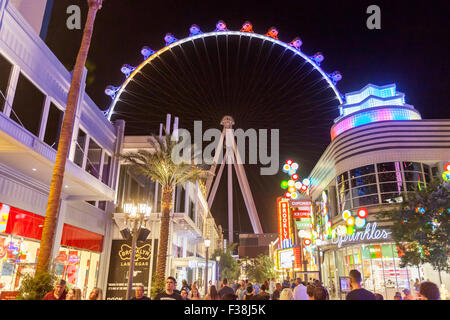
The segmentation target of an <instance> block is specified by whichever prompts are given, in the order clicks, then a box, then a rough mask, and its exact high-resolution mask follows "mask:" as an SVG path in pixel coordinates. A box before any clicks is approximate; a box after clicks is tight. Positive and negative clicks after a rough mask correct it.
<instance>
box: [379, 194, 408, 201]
mask: <svg viewBox="0 0 450 320" xmlns="http://www.w3.org/2000/svg"><path fill="white" fill-rule="evenodd" d="M381 202H382V203H401V202H403V197H402V196H399V195H398V193H383V194H382V195H381Z"/></svg>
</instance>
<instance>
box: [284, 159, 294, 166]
mask: <svg viewBox="0 0 450 320" xmlns="http://www.w3.org/2000/svg"><path fill="white" fill-rule="evenodd" d="M293 163H294V161H292V160H291V159H287V160H286V164H288V165H289V166H290V165H291V164H293Z"/></svg>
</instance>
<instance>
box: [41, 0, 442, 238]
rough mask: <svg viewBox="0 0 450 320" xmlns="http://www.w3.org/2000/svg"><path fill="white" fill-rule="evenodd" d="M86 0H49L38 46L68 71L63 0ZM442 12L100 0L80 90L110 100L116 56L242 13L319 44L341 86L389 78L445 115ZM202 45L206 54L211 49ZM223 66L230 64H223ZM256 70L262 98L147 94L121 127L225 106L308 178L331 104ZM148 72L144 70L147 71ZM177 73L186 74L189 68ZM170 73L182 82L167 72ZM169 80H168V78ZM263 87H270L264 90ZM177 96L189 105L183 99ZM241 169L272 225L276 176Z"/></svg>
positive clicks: (72, 52) (438, 4)
mask: <svg viewBox="0 0 450 320" xmlns="http://www.w3.org/2000/svg"><path fill="white" fill-rule="evenodd" d="M85 3H86V1H84V0H57V1H55V5H54V9H53V14H52V18H51V21H50V25H49V31H48V36H47V39H46V41H47V44H48V46H49V47H50V49H51V50H52V51H53V52H54V54H55V55H56V56H57V57H58V58H59V59H60V61H62V63H63V64H64V65H65V66H66V68H68V69H69V70H71V69H72V67H73V65H74V62H75V57H76V54H77V51H78V48H79V44H80V41H81V36H82V31H81V30H80V31H77V30H75V31H71V30H68V29H67V28H66V19H67V17H68V15H67V14H66V8H67V7H68V6H69V5H72V4H79V5H80V6H81V8H82V11H83V14H84V17H85V15H86V13H87V6H86V4H85ZM372 4H377V5H379V6H380V8H381V30H369V29H368V28H367V27H366V20H367V18H368V17H369V15H368V14H367V13H366V9H367V7H368V6H369V5H372ZM449 12H450V4H449V2H448V1H433V2H430V1H420V3H419V2H418V1H414V2H411V1H389V2H387V1H386V2H384V1H333V2H332V1H298V0H297V1H262V0H261V1H223V2H219V1H210V0H208V1H171V0H166V1H141V0H105V1H104V6H103V9H102V10H100V11H99V13H98V15H97V20H96V25H95V30H94V36H93V42H92V45H91V51H90V53H89V59H88V65H87V67H88V70H89V77H88V85H87V89H86V90H87V92H88V94H89V95H90V96H91V98H92V99H93V100H94V101H95V102H96V103H97V105H99V106H100V108H102V109H106V108H107V107H108V106H109V103H110V98H109V97H107V96H106V95H105V94H104V89H105V87H106V86H107V85H115V86H119V85H120V84H121V83H122V82H123V81H124V76H123V74H122V73H121V72H120V67H121V66H122V65H123V64H125V63H128V64H130V65H132V66H137V65H138V64H139V63H141V62H142V56H141V54H140V50H141V48H142V47H143V46H144V45H148V46H150V47H151V48H152V49H153V50H158V49H160V48H163V47H164V44H165V43H164V35H165V34H166V33H167V32H171V33H173V34H174V35H175V36H176V37H177V38H178V39H182V38H185V37H187V36H188V35H189V27H190V26H191V25H192V24H194V23H195V24H198V25H199V26H200V28H201V29H202V31H204V32H209V31H213V30H214V29H215V24H216V22H217V21H218V20H220V19H223V20H224V21H225V22H226V23H227V26H228V29H230V30H234V31H238V30H239V29H240V28H241V25H242V23H243V22H244V21H245V20H250V21H251V22H252V23H253V26H254V30H255V32H256V33H259V34H264V33H266V32H267V29H268V28H269V27H271V26H276V27H277V28H278V30H279V38H280V40H282V41H285V42H290V41H291V40H292V39H293V38H294V37H296V36H300V37H301V39H302V41H303V47H302V51H303V52H304V53H306V54H307V55H309V56H311V55H313V54H314V53H315V52H317V51H321V52H323V53H324V55H325V61H324V62H323V63H322V65H321V67H322V68H323V69H324V70H325V71H326V72H328V73H331V72H333V71H335V70H339V71H340V72H341V73H342V75H343V79H342V80H341V81H340V82H339V83H338V89H339V90H340V92H341V93H346V92H351V91H356V90H359V89H361V88H362V87H364V86H365V85H366V84H368V83H373V84H375V85H386V84H390V83H396V84H397V89H398V91H400V92H403V93H405V95H406V103H408V104H411V105H413V106H414V107H415V108H416V109H417V110H419V112H420V113H421V114H422V117H423V118H425V119H437V118H450V109H449V108H448V101H449V99H450V90H449V88H450V80H449V71H450V68H449V59H448V57H449V53H450V52H449V51H450V50H449V41H448V39H449V37H448V31H449V30H450V19H449V18H448V13H449ZM84 17H83V23H84ZM208 52H210V53H211V56H212V55H214V54H213V53H212V51H208ZM262 52H263V56H264V54H265V53H267V52H268V51H267V49H266V48H264V50H262ZM250 55H251V56H252V57H255V55H256V53H253V51H252V52H251V54H250ZM188 56H189V52H188ZM192 59H194V58H192ZM167 61H168V60H167ZM191 61H194V60H191ZM253 61H255V60H253ZM256 61H257V60H256ZM282 62H283V63H284V61H282ZM168 63H170V62H168ZM270 63H272V62H270V60H269V64H270ZM285 63H288V62H287V61H286V62H285ZM213 64H214V62H213ZM230 66H231V67H232V66H233V65H232V64H231V63H230ZM287 66H288V64H286V67H287ZM194 67H196V65H194ZM197 67H198V66H197ZM274 68H275V67H274ZM239 69H240V70H241V73H236V75H237V76H236V79H233V74H231V75H230V77H229V78H226V79H225V81H227V82H226V83H237V84H239V83H246V82H248V80H246V78H244V77H242V76H239V74H243V75H247V74H251V73H250V71H251V70H250V67H247V69H246V67H239ZM264 70H265V69H261V73H260V74H259V73H255V75H256V80H252V81H253V83H254V87H256V88H258V87H260V86H261V88H260V90H259V91H258V90H255V91H253V92H252V95H254V97H250V98H254V99H256V100H255V101H258V98H261V99H260V101H264V102H265V103H266V104H267V106H263V105H258V103H256V102H255V103H254V104H251V103H247V102H246V103H244V101H243V98H241V99H240V100H239V99H238V100H237V101H234V102H233V107H230V106H228V105H229V101H228V100H226V99H225V98H226V97H227V94H226V93H225V94H224V95H223V96H220V95H217V97H218V100H219V101H218V102H217V103H211V104H209V105H207V104H208V102H207V101H206V100H204V101H200V102H199V104H200V105H202V104H205V106H206V105H207V107H208V108H210V109H209V111H208V112H206V111H205V109H204V107H203V105H202V106H197V107H193V106H188V107H186V108H187V109H181V108H180V107H178V106H175V105H173V106H172V107H171V106H165V105H164V104H163V103H162V100H161V101H157V102H155V104H158V105H159V108H151V110H149V111H148V112H145V116H144V113H143V116H142V117H141V116H139V118H142V119H141V122H133V120H132V118H129V119H126V120H129V121H131V122H129V121H127V124H130V125H129V128H128V129H127V130H129V131H128V134H139V133H140V132H141V134H149V133H151V132H154V133H156V132H157V131H158V129H159V125H158V123H159V122H163V121H165V115H166V113H168V112H169V113H172V114H173V115H174V116H178V117H180V122H181V124H180V126H181V127H185V128H188V129H189V128H191V126H192V122H193V120H203V121H204V127H205V128H210V127H217V128H220V126H219V124H218V122H219V121H220V118H221V117H222V116H223V115H225V113H232V114H231V115H232V116H235V120H236V128H238V127H239V128H243V129H247V128H255V129H262V128H279V129H280V161H284V160H285V158H286V157H290V158H292V159H293V160H295V161H297V162H299V164H300V170H299V173H300V175H301V176H307V175H308V173H309V172H310V171H311V169H312V168H313V166H314V164H315V163H316V162H317V160H318V159H319V157H320V155H321V153H322V152H323V151H324V150H325V148H326V147H327V145H328V143H329V142H330V137H329V130H330V128H331V125H332V123H333V121H332V120H333V119H334V118H335V117H337V115H338V111H337V108H335V106H337V103H336V102H337V101H335V102H334V104H333V103H332V102H328V104H322V105H319V101H320V98H321V97H323V98H324V99H325V100H326V99H327V98H328V97H330V94H329V92H328V93H327V91H326V90H325V92H324V93H323V96H319V97H318V98H317V100H314V101H313V100H311V101H303V100H301V99H297V100H296V102H295V103H294V100H286V99H285V100H283V99H281V98H280V99H278V97H279V96H280V97H281V96H282V93H283V92H282V90H281V89H283V88H284V89H283V90H286V91H285V92H284V93H285V95H287V96H291V97H292V96H293V94H292V93H291V91H292V90H293V91H296V90H300V91H299V92H303V91H304V92H308V89H307V83H306V82H305V83H304V84H303V83H302V84H301V85H302V86H303V89H302V88H295V87H293V86H294V82H292V83H291V82H289V79H290V77H289V72H288V71H286V72H283V75H282V76H280V77H277V78H276V80H274V81H273V85H274V86H275V87H276V88H278V89H279V90H278V89H277V90H278V91H276V90H274V91H268V90H264V89H263V88H262V84H263V83H262V82H261V83H260V82H255V81H259V80H258V79H261V78H265V77H267V78H268V79H272V78H271V76H270V73H269V71H270V70H269V69H268V71H267V72H268V73H267V75H265V74H264V72H266V71H264ZM288 70H289V69H288ZM147 76H148V77H153V75H152V73H151V71H150V70H149V71H148V74H147ZM186 77H189V73H187V75H186ZM288 78H289V79H288ZM205 79H206V80H205V85H204V86H203V88H205V90H207V92H209V94H210V95H216V93H215V92H216V91H214V90H215V89H217V88H215V87H214V85H213V84H211V86H209V87H208V83H209V80H208V79H207V78H205ZM249 79H251V78H249ZM274 79H275V78H274ZM214 80H217V79H214ZM174 81H182V80H179V79H178V80H177V79H176V78H174ZM239 81H241V82H239ZM311 81H314V79H312V80H311ZM169 82H170V78H169ZM192 82H193V81H192ZM283 84H286V85H285V86H283ZM167 88H168V87H167ZM173 88H177V84H176V83H175V82H174V87H173ZM214 88H215V89H214ZM319 88H320V87H319ZM184 89H185V90H186V92H194V90H195V88H189V87H188V88H184ZM219 89H220V88H219ZM244 89H245V88H244ZM161 90H165V89H164V88H162V89H161ZM174 90H175V89H174ZM180 90H181V89H180ZM208 90H209V91H208ZM230 90H231V89H230ZM289 90H291V91H289ZM302 90H303V91H302ZM243 91H244V92H247V91H246V90H243ZM271 92H273V94H272V95H271V96H270V93H271ZM296 92H297V91H296ZM278 95H279V96H278ZM244 96H245V95H244ZM220 97H222V100H221V98H220ZM224 99H225V100H224ZM270 99H272V100H270ZM314 103H317V105H314ZM330 103H331V104H330ZM186 104H187V105H189V103H188V102H186ZM171 105H172V104H171ZM214 108H216V109H214ZM140 112H143V111H142V110H140ZM136 117H137V116H136ZM146 117H148V118H146ZM125 118H126V115H125ZM147 122H148V123H147ZM140 130H142V131H140ZM246 170H248V176H249V182H250V186H251V188H252V191H253V194H254V198H255V202H256V206H257V210H258V213H259V215H260V219H261V224H262V226H263V229H264V232H276V230H277V222H276V211H275V209H276V205H275V200H276V197H277V196H280V195H281V189H280V187H279V182H280V181H281V180H282V179H283V178H284V177H285V174H283V173H279V174H278V175H275V176H264V177H261V176H260V175H259V166H258V165H250V166H248V168H247V169H246ZM223 178H225V177H223ZM234 179H235V180H234V194H235V199H236V197H237V199H236V200H235V206H234V210H235V215H234V221H235V223H234V230H235V231H236V232H240V233H245V232H252V229H251V225H250V223H249V219H248V216H247V214H246V210H245V206H244V202H243V200H242V197H241V196H240V190H239V187H238V186H237V181H236V177H235V178H234ZM225 182H226V180H225V179H223V181H222V183H221V185H220V187H219V192H218V195H217V196H216V201H215V204H214V205H213V208H212V212H213V215H214V216H215V217H216V218H217V222H218V224H222V225H223V227H224V229H225V230H227V222H226V221H227V216H226V210H227V209H226V183H225Z"/></svg>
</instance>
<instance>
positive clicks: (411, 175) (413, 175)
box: [405, 172, 424, 181]
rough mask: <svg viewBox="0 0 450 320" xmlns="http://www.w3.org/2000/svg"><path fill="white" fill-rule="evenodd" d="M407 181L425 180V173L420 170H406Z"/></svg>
mask: <svg viewBox="0 0 450 320" xmlns="http://www.w3.org/2000/svg"><path fill="white" fill-rule="evenodd" d="M405 180H406V181H424V180H423V175H422V174H421V173H418V172H405Z"/></svg>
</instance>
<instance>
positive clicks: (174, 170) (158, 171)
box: [121, 133, 210, 290]
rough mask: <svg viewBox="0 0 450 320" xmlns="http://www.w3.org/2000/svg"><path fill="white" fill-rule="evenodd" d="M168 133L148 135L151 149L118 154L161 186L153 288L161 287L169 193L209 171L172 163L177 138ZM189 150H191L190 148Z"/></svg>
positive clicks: (164, 261)
mask: <svg viewBox="0 0 450 320" xmlns="http://www.w3.org/2000/svg"><path fill="white" fill-rule="evenodd" d="M175 140H176V139H175V138H172V136H171V135H170V134H167V133H166V135H165V137H162V138H161V137H156V136H154V135H153V136H152V137H151V138H150V139H149V143H150V147H151V152H149V151H145V150H139V151H138V152H137V153H126V154H122V155H121V158H122V159H123V160H125V162H127V163H128V164H130V165H131V169H132V171H133V172H135V173H136V174H140V175H143V176H145V177H147V178H149V179H150V180H152V181H156V182H158V183H159V184H160V186H161V188H162V196H161V213H162V214H161V228H160V235H159V250H158V258H157V265H156V275H155V282H156V283H155V285H154V287H155V288H156V289H157V290H162V289H164V282H163V281H164V277H165V272H166V260H167V248H168V243H169V221H170V212H171V210H172V201H173V193H174V190H175V186H176V185H182V184H184V183H186V182H194V183H195V182H196V181H197V180H199V179H204V178H206V176H207V175H208V174H210V173H209V171H207V170H205V169H203V168H200V167H198V166H196V165H193V164H192V163H193V158H191V159H190V163H186V162H182V163H175V162H174V161H173V158H172V151H173V150H174V147H175V145H176V144H177V142H176V141H175ZM191 150H195V149H194V148H192V149H191Z"/></svg>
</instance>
